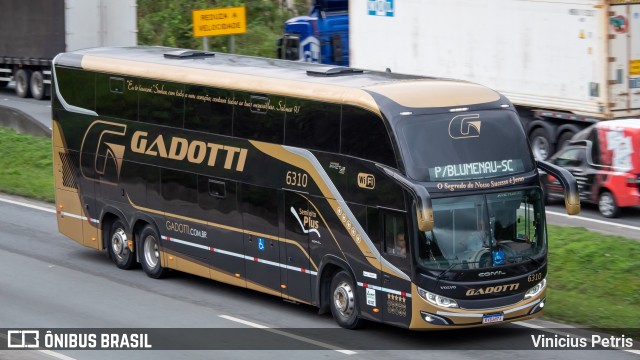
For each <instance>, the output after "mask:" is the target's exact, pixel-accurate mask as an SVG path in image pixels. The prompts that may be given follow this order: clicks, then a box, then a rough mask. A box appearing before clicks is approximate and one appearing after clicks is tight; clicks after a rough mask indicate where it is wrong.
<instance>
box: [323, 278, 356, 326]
mask: <svg viewBox="0 0 640 360" xmlns="http://www.w3.org/2000/svg"><path fill="white" fill-rule="evenodd" d="M329 307H330V308H331V314H332V315H333V318H334V319H335V321H336V322H337V323H338V325H340V326H341V327H343V328H345V329H355V328H357V327H359V326H360V324H361V319H360V317H359V316H358V301H357V299H356V287H355V286H354V283H353V279H352V278H351V275H349V273H347V272H346V271H340V272H338V273H337V274H336V275H335V276H334V277H333V279H332V280H331V301H330V304H329Z"/></svg>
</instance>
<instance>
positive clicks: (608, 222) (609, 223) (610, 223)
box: [547, 211, 640, 230]
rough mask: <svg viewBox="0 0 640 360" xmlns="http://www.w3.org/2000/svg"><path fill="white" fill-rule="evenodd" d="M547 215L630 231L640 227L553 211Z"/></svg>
mask: <svg viewBox="0 0 640 360" xmlns="http://www.w3.org/2000/svg"><path fill="white" fill-rule="evenodd" d="M547 214H551V215H556V216H562V217H566V218H569V219H576V220H584V221H590V222H594V223H596V224H601V225H609V226H617V227H622V228H626V229H631V230H640V227H637V226H631V225H625V224H618V223H615V222H611V221H604V220H597V219H591V218H586V217H582V216H575V215H567V214H563V213H558V212H555V211H547Z"/></svg>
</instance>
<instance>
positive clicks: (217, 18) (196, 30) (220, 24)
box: [193, 5, 247, 37]
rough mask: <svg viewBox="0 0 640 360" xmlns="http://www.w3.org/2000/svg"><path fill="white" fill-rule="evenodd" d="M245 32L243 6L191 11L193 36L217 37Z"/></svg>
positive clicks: (245, 19)
mask: <svg viewBox="0 0 640 360" xmlns="http://www.w3.org/2000/svg"><path fill="white" fill-rule="evenodd" d="M246 32H247V16H246V12H245V8H244V5H243V6H239V7H227V8H218V9H206V10H193V36H194V37H202V36H218V35H232V34H244V33H246Z"/></svg>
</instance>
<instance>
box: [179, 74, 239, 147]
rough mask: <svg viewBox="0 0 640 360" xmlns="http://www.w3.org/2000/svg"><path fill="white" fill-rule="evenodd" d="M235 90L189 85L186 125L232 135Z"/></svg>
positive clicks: (190, 128) (212, 132) (186, 92)
mask: <svg viewBox="0 0 640 360" xmlns="http://www.w3.org/2000/svg"><path fill="white" fill-rule="evenodd" d="M231 99H233V91H230V90H223V89H213V88H207V87H204V86H195V85H193V86H187V88H186V91H185V111H184V112H185V115H184V127H185V129H189V130H198V131H204V132H208V133H211V134H219V135H227V136H231V124H232V118H233V105H232V104H229V103H228V101H229V100H231Z"/></svg>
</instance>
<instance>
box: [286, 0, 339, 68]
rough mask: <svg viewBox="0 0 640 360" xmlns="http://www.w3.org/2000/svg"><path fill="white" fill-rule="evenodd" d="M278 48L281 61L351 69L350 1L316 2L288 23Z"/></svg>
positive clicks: (321, 0) (324, 0)
mask: <svg viewBox="0 0 640 360" xmlns="http://www.w3.org/2000/svg"><path fill="white" fill-rule="evenodd" d="M277 46H278V54H277V55H278V58H279V59H285V60H295V61H304V62H312V63H322V64H332V65H340V66H349V1H348V0H316V1H315V2H314V4H313V6H312V7H311V10H310V12H309V15H307V16H297V17H294V18H292V19H289V20H287V21H286V22H285V24H284V35H283V36H282V37H281V38H280V39H278V44H277Z"/></svg>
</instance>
